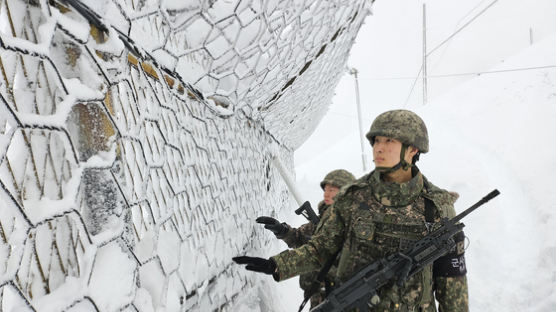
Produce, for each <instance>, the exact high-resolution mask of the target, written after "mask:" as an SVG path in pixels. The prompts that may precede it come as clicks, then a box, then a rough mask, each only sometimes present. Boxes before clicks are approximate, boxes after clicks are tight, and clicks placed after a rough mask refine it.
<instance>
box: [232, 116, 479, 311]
mask: <svg viewBox="0 0 556 312" xmlns="http://www.w3.org/2000/svg"><path fill="white" fill-rule="evenodd" d="M367 138H368V139H369V141H370V143H371V145H372V147H373V158H374V162H375V170H374V171H372V172H371V173H369V174H368V175H365V176H363V177H362V178H360V179H358V180H357V181H356V182H355V183H354V184H352V185H351V186H349V187H348V188H346V189H344V190H342V192H341V193H340V194H338V196H337V197H336V201H335V203H334V205H333V206H332V208H331V209H330V213H327V218H326V219H325V220H321V222H320V223H319V225H318V226H317V233H316V234H315V235H313V237H312V238H311V240H310V241H309V242H308V243H307V244H305V245H303V246H301V247H299V248H297V249H292V250H286V251H283V252H282V253H280V254H278V255H276V256H274V257H271V258H270V259H268V260H267V259H263V258H256V257H247V256H245V257H236V258H234V261H236V262H237V263H240V264H248V265H247V267H246V268H247V269H248V270H252V271H256V272H263V273H266V274H272V275H273V277H274V279H275V280H277V281H280V280H284V279H287V278H290V277H292V276H295V275H297V274H302V273H305V272H310V271H314V270H315V269H316V268H318V267H320V266H321V265H322V263H324V262H325V261H326V259H328V258H329V257H331V256H332V255H334V254H335V252H337V251H338V250H341V256H340V259H339V263H338V268H337V274H336V275H337V276H336V277H337V280H339V282H343V281H346V280H347V279H349V278H350V276H352V275H353V274H355V273H356V272H357V271H358V270H360V269H362V268H363V267H365V266H366V265H368V264H370V263H373V262H375V261H377V260H379V259H382V258H384V257H386V256H388V255H390V254H392V253H396V252H398V251H403V250H404V249H405V247H406V246H408V244H411V242H412V241H415V240H417V239H419V238H421V237H423V236H424V235H425V234H426V233H427V231H428V226H427V225H428V224H429V223H430V222H438V221H439V220H440V218H442V217H448V218H452V217H454V216H455V210H454V207H453V204H454V202H455V201H456V199H457V197H458V196H457V194H455V193H451V192H448V191H446V190H443V189H440V188H438V187H436V186H434V185H433V184H432V183H430V182H429V181H428V180H427V179H426V178H425V177H424V176H423V175H422V174H421V172H420V171H419V169H418V168H417V166H416V165H415V163H416V162H417V160H418V159H419V155H420V154H421V153H426V152H428V150H429V140H428V133H427V129H426V127H425V124H424V122H423V120H422V119H421V118H420V117H419V116H417V115H416V114H415V113H413V112H410V111H407V110H393V111H388V112H385V113H383V114H381V115H379V116H378V117H377V118H376V119H375V120H374V122H373V123H372V125H371V129H370V131H369V132H368V133H367ZM454 239H455V241H456V242H457V246H458V248H456V250H453V251H451V252H450V253H449V254H447V255H445V256H444V257H442V258H440V259H438V260H437V261H435V263H434V265H430V266H429V267H426V268H424V269H423V270H422V271H420V272H419V273H417V274H415V275H413V276H412V277H410V278H409V279H407V281H406V282H405V283H404V284H403V285H402V286H399V285H398V284H396V283H395V282H392V283H390V284H388V285H386V286H384V287H382V288H381V289H379V290H378V295H379V297H380V299H381V300H380V302H379V303H378V304H377V305H375V306H374V307H372V308H370V309H369V311H373V312H375V311H381V312H382V311H426V312H432V311H436V305H435V297H436V300H437V301H438V305H439V310H440V311H441V312H451V311H468V310H469V309H468V295H467V278H466V272H467V271H466V268H465V259H464V255H463V253H464V248H463V240H464V235H463V232H460V233H458V235H456V236H455V237H454Z"/></svg>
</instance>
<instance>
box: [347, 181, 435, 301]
mask: <svg viewBox="0 0 556 312" xmlns="http://www.w3.org/2000/svg"><path fill="white" fill-rule="evenodd" d="M414 179H417V180H414V181H411V183H413V184H414V185H413V186H409V187H407V188H405V186H402V190H401V192H402V195H403V192H409V193H410V195H409V196H408V197H407V198H410V201H409V202H407V203H404V204H401V205H399V203H396V202H395V200H392V201H391V200H390V199H391V198H386V197H382V198H377V196H376V194H374V191H376V190H373V188H372V187H370V185H368V184H367V185H366V186H364V187H362V188H359V189H357V188H355V189H353V190H352V192H350V193H351V194H350V196H351V197H352V198H358V199H359V207H358V209H355V210H353V211H352V215H351V222H350V226H349V230H348V231H349V234H348V248H349V251H348V252H349V256H350V257H354V258H355V259H356V261H350V260H346V261H345V263H343V264H344V265H345V266H344V267H342V263H341V262H342V260H340V264H339V267H341V268H342V269H346V272H345V273H346V274H353V273H355V272H356V271H358V270H359V269H361V268H362V267H364V266H365V265H366V264H369V263H372V262H374V261H377V260H380V259H382V258H385V257H387V256H388V255H390V254H393V253H396V252H399V251H403V250H405V249H407V248H408V247H409V246H410V245H411V244H412V243H413V242H414V241H416V240H418V239H420V238H422V237H423V236H424V235H426V234H427V226H426V223H425V199H424V196H423V195H424V193H425V192H426V188H425V187H424V184H425V183H426V182H424V181H423V177H422V176H421V175H420V174H418V176H416V177H415V178H414ZM371 184H372V183H371ZM384 192H385V193H386V194H388V190H385V191H384ZM388 196H396V195H395V192H394V191H393V192H392V193H390V194H388ZM429 202H431V201H429ZM434 208H435V213H434V218H433V219H437V218H438V217H439V216H440V215H442V214H441V213H440V211H438V210H437V209H436V207H434ZM343 253H344V251H342V254H343ZM350 262H351V263H350ZM432 289H433V276H432V265H431V266H428V267H426V268H424V269H423V270H422V271H421V272H419V273H417V274H416V275H414V276H412V277H411V278H409V279H408V280H407V281H406V283H405V284H404V286H402V287H399V286H397V285H395V283H394V282H392V283H391V284H390V285H386V286H385V287H383V288H382V289H381V290H380V291H379V297H380V298H381V302H380V303H379V305H378V306H376V307H374V308H373V309H372V310H371V311H373V312H374V311H436V307H435V304H434V297H433V294H432Z"/></svg>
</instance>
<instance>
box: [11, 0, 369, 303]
mask: <svg viewBox="0 0 556 312" xmlns="http://www.w3.org/2000/svg"><path fill="white" fill-rule="evenodd" d="M368 5H369V3H368V2H365V1H255V0H253V1H226V0H221V1H186V2H182V1H158V0H156V1H149V0H142V1H133V0H129V1H125V0H123V1H116V0H114V1H108V0H104V1H80V2H79V1H69V0H66V1H60V2H56V1H23V0H0V34H1V37H0V75H1V76H0V77H1V78H0V198H1V200H0V310H4V311H9V310H12V309H15V308H20V309H22V310H41V311H43V310H44V311H48V310H52V311H60V310H65V311H73V310H75V311H83V310H90V311H95V310H96V311H114V310H123V311H127V310H131V311H143V310H144V307H146V306H148V307H152V308H153V309H159V308H165V309H167V310H171V311H174V310H175V311H178V310H190V309H191V310H195V309H200V307H205V308H206V307H210V309H223V310H226V309H228V308H229V307H230V306H231V305H232V304H233V301H234V298H237V296H238V294H239V293H240V292H241V291H242V290H245V289H248V288H253V287H256V286H255V285H254V282H253V280H252V277H251V276H250V275H245V274H244V273H243V272H242V271H238V270H237V268H236V267H233V266H231V265H230V258H231V257H232V256H234V255H237V254H240V253H242V252H246V251H248V250H257V249H260V248H261V247H262V246H264V245H266V244H267V243H268V241H267V240H268V238H265V236H262V237H261V236H260V234H259V233H260V231H259V230H255V231H254V230H253V228H252V224H250V223H248V222H245V218H246V216H257V215H261V214H272V213H273V212H274V211H275V210H278V209H281V208H282V207H288V208H290V207H291V206H292V205H293V203H292V200H291V199H290V197H289V196H288V193H287V191H286V188H285V186H284V184H283V183H282V181H281V180H280V178H279V175H278V174H277V173H276V172H275V170H274V169H273V168H272V167H271V166H270V159H271V158H272V157H279V158H280V159H281V160H282V161H283V162H285V163H286V164H288V165H289V166H290V169H291V165H292V156H293V155H292V151H293V149H295V147H297V146H298V145H299V144H300V143H301V142H302V141H303V140H304V139H305V138H306V137H307V136H308V135H309V134H310V133H311V132H312V131H313V129H314V127H315V126H316V123H317V122H318V121H319V120H320V117H321V116H322V114H323V113H324V111H325V109H326V106H327V105H326V103H328V102H329V101H330V96H331V94H332V92H333V87H334V85H335V84H336V83H337V81H338V79H339V75H340V74H341V72H342V71H343V67H344V65H345V60H346V56H347V55H346V54H347V51H348V50H349V48H350V46H351V44H352V42H353V38H354V36H355V34H356V33H357V30H358V29H359V27H360V25H361V23H362V21H363V19H364V16H365V15H366V13H367V9H368ZM231 233H233V234H231ZM254 238H255V239H254Z"/></svg>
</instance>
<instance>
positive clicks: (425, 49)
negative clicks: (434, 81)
mask: <svg viewBox="0 0 556 312" xmlns="http://www.w3.org/2000/svg"><path fill="white" fill-rule="evenodd" d="M427 88H428V86H427V11H426V4H425V3H423V105H427Z"/></svg>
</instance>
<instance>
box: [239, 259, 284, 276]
mask: <svg viewBox="0 0 556 312" xmlns="http://www.w3.org/2000/svg"><path fill="white" fill-rule="evenodd" d="M232 260H234V262H235V263H237V264H247V266H246V267H245V268H246V269H247V270H249V271H255V272H261V273H265V274H273V273H274V271H276V262H274V260H272V259H268V260H267V259H264V258H258V257H248V256H241V257H233V258H232Z"/></svg>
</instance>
